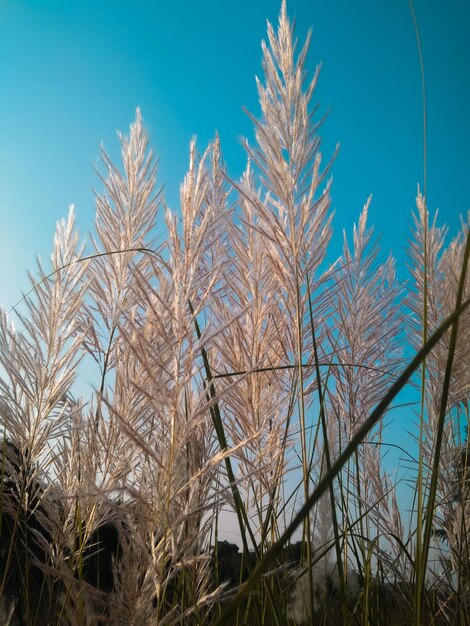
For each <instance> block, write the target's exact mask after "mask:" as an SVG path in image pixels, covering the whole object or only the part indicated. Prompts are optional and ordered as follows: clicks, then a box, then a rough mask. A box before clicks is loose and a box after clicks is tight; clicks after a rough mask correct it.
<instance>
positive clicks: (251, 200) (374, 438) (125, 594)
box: [0, 1, 470, 626]
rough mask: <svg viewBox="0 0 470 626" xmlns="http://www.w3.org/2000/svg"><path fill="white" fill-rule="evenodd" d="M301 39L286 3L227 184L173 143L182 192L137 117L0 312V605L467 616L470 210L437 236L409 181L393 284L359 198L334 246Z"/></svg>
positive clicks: (301, 620)
mask: <svg viewBox="0 0 470 626" xmlns="http://www.w3.org/2000/svg"><path fill="white" fill-rule="evenodd" d="M411 8H412V9H413V7H412V6H411ZM413 19H414V21H415V26H416V17H415V16H414V13H413ZM417 37H418V45H419V50H420V60H421V69H422V77H423V96H424V70H423V61H422V53H421V47H420V42H419V34H418V33H417ZM309 43H310V35H309V36H308V38H307V41H306V43H305V45H304V46H303V47H302V48H301V49H300V51H299V52H298V51H297V43H296V41H295V37H294V31H293V27H292V25H291V23H290V21H289V18H288V15H287V7H286V3H285V2H284V1H283V2H282V5H281V10H280V15H279V23H278V26H277V29H275V28H274V27H273V26H272V25H271V24H268V37H267V42H266V43H264V42H263V44H262V55H263V73H264V77H263V78H262V79H259V80H258V79H257V86H258V94H259V102H260V113H259V117H257V116H256V115H254V114H251V113H248V115H249V117H250V119H251V120H252V121H253V124H254V140H253V142H248V141H247V140H246V141H244V146H245V148H246V151H247V157H248V159H247V166H246V170H245V172H244V174H243V176H242V177H241V180H239V181H235V180H232V179H231V178H230V176H229V175H228V173H227V169H226V166H225V164H224V161H223V156H222V150H221V142H220V139H219V137H218V136H216V137H215V139H214V140H213V141H212V142H211V143H210V144H209V146H208V147H207V148H206V149H205V150H203V151H202V153H199V152H198V150H197V148H196V143H195V141H192V142H191V144H190V148H189V164H188V171H187V174H186V176H185V178H184V180H183V182H182V184H181V187H180V206H179V208H178V209H177V210H171V209H170V208H169V207H167V206H166V205H165V203H164V198H163V192H162V191H161V190H160V188H159V187H158V185H157V173H158V171H157V161H156V160H155V159H154V157H153V153H152V150H151V149H150V148H149V139H148V136H147V134H146V131H145V129H144V125H143V120H142V116H141V114H140V111H139V110H138V111H137V113H136V118H135V121H134V122H133V123H132V124H131V126H130V130H129V134H128V135H127V136H125V135H119V140H120V143H121V161H122V165H121V166H119V167H118V166H117V165H116V164H114V163H113V162H112V160H111V158H110V157H109V156H108V154H107V153H106V152H105V151H104V150H103V151H102V154H101V157H102V168H101V170H100V172H99V174H98V175H99V178H100V182H101V185H102V190H101V191H99V192H97V193H96V194H95V197H96V222H95V225H94V232H93V233H92V234H91V235H90V236H89V237H88V239H87V240H86V242H85V243H84V244H80V243H79V240H80V237H79V234H78V232H77V229H76V226H75V213H74V209H71V210H70V212H69V217H68V219H67V220H64V221H62V222H60V223H59V224H58V225H57V230H56V235H55V238H54V244H53V252H52V256H51V267H50V268H45V267H44V265H43V264H42V263H38V268H37V271H36V272H35V273H34V274H30V286H31V288H30V290H29V291H28V292H27V293H26V294H25V295H24V296H23V298H22V299H21V301H20V302H19V303H18V304H17V305H16V306H15V307H13V308H12V309H11V310H10V311H8V313H5V312H3V311H2V312H1V313H0V429H1V437H2V444H1V449H0V453H1V466H0V467H1V472H0V478H1V482H0V621H1V622H2V623H4V624H10V625H11V626H17V625H21V626H33V625H34V624H37V625H38V626H39V625H42V626H60V625H62V624H64V625H65V626H95V625H98V624H116V625H118V624H129V625H135V626H141V625H142V624H149V625H155V626H156V625H157V624H158V625H159V626H165V625H172V624H180V625H182V624H198V625H202V624H216V625H219V626H226V625H228V626H230V625H231V624H258V625H259V626H270V625H271V624H276V625H277V626H283V625H284V624H286V625H287V624H296V625H299V626H300V625H301V624H315V623H324V624H329V623H341V622H342V623H344V624H351V625H352V624H358V623H362V624H364V625H366V624H373V625H377V626H382V625H384V626H388V625H390V626H394V625H395V624H397V623H413V622H414V623H415V624H422V623H426V624H427V623H429V624H434V625H435V626H440V625H441V624H442V625H444V624H449V625H450V624H459V623H462V624H464V623H466V620H467V621H468V618H469V615H470V550H469V549H468V545H467V534H468V533H467V530H468V524H469V522H470V508H469V505H468V493H469V486H470V481H469V479H468V455H469V448H470V446H469V443H468V438H467V439H465V438H463V437H462V432H463V430H464V428H465V427H466V428H467V429H468V421H469V397H470V376H469V370H468V363H469V362H470V352H469V346H470V299H469V297H470V277H469V272H468V266H469V257H470V235H469V218H468V216H467V217H466V218H463V219H462V224H461V228H460V229H459V232H458V233H457V234H456V235H455V236H454V238H453V239H451V240H450V242H449V243H448V242H447V236H448V232H447V228H446V227H445V226H440V225H439V224H438V219H437V214H436V215H434V216H433V217H430V215H429V213H428V208H427V205H426V194H425V193H424V195H421V194H420V193H419V191H418V197H417V212H416V214H415V215H414V216H413V219H414V231H413V234H412V236H411V238H410V239H411V241H410V252H409V269H410V273H411V277H412V281H410V280H408V281H402V280H400V283H399V282H398V280H397V278H396V271H397V270H396V268H395V260H394V258H393V257H392V256H390V257H389V258H387V259H383V258H382V253H381V250H380V247H379V245H378V241H376V240H375V239H374V236H373V229H372V228H371V227H370V226H369V225H368V220H369V212H370V207H371V200H370V199H369V200H368V201H367V202H366V203H365V205H364V207H363V209H362V211H361V213H360V215H359V218H358V220H357V223H356V224H355V225H354V228H353V232H352V239H351V238H348V237H349V236H348V235H347V234H346V231H345V232H344V236H343V247H342V252H341V257H340V258H339V259H330V257H329V244H330V242H331V240H332V237H333V229H332V226H333V212H332V211H331V200H330V190H331V185H332V183H331V180H330V179H329V178H328V177H329V172H330V168H331V166H332V163H333V161H334V157H335V155H333V157H332V159H331V160H330V161H329V162H327V164H326V165H325V166H323V165H322V162H323V157H322V154H321V152H320V136H319V130H320V127H321V122H322V120H321V119H320V120H318V121H317V120H316V119H315V117H316V107H315V106H314V105H313V104H312V103H313V97H314V94H315V87H316V84H317V80H318V77H319V70H318V68H317V70H316V72H315V74H314V77H313V79H312V80H311V81H310V82H306V74H307V72H306V60H307V55H308V48H309ZM423 106H424V109H423V117H424V154H425V155H426V137H425V135H426V128H425V126H426V114H425V104H424V105H423ZM425 159H426V156H425ZM424 166H425V188H424V191H426V163H425V164H424ZM160 230H161V231H162V232H161V233H160ZM157 232H158V235H159V236H158V241H159V242H160V244H159V245H157V236H156V235H157ZM412 283H413V284H412ZM399 284H401V285H402V286H401V287H400V286H399ZM13 316H16V317H15V322H14V323H13V321H12V318H13ZM405 342H406V343H407V345H408V346H409V348H410V351H412V352H413V353H414V355H415V356H414V357H413V358H410V361H409V363H406V361H405V359H404V358H403V355H402V353H401V347H402V345H403V344H404V343H405ZM84 371H85V372H86V374H85V375H86V376H87V377H88V378H90V377H92V378H93V381H94V386H93V388H91V389H88V388H87V387H86V385H85V383H84V382H83V381H82V380H81V379H82V378H83V373H84ZM404 389H407V390H408V391H409V392H410V395H412V396H413V397H414V398H417V396H419V399H420V403H419V408H418V410H417V414H416V416H417V422H418V423H417V424H416V428H415V429H414V430H413V431H412V433H411V435H412V436H413V437H414V440H413V444H412V447H411V448H410V447H409V446H405V444H403V445H398V443H394V442H392V441H389V440H388V439H389V432H390V431H389V430H388V423H387V422H390V421H391V420H393V419H394V418H395V416H396V415H397V412H398V411H400V415H402V414H403V415H406V416H408V415H409V414H410V412H411V411H412V408H410V406H409V405H408V404H405V405H398V406H397V405H395V401H396V399H397V397H398V395H399V394H400V392H402V390H404ZM417 399H418V398H417ZM407 421H408V422H409V423H411V419H409V420H407ZM400 443H401V442H400ZM388 449H393V450H400V451H401V453H402V461H401V463H402V466H404V465H405V463H406V464H408V470H407V473H406V475H405V479H403V477H401V476H399V474H398V473H397V474H392V473H388V472H387V471H386V470H385V466H384V463H383V459H384V456H385V453H386V452H385V451H386V450H388ZM403 459H406V461H405V460H403ZM405 480H406V481H407V483H408V484H412V487H411V489H408V490H407V489H406V485H405V484H404V483H405ZM407 496H409V499H410V500H411V501H412V503H413V504H412V507H411V508H412V512H411V513H410V514H409V513H407V512H406V507H407V505H408V503H407V502H406V497H407ZM227 514H228V515H230V519H231V520H232V519H233V520H235V521H234V522H229V524H228V525H226V522H225V519H226V518H225V516H226V515H227ZM228 531H235V533H236V541H237V544H238V542H240V544H241V546H240V547H241V551H240V547H239V546H238V545H233V544H230V543H229V542H227V541H223V539H224V538H225V536H226V533H227V532H228Z"/></svg>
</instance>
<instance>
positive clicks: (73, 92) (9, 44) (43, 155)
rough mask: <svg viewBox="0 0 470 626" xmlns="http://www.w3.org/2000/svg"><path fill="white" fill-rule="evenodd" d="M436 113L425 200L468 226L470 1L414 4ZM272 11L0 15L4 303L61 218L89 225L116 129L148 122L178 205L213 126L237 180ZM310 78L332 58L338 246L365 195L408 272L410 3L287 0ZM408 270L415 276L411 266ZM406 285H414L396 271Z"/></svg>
mask: <svg viewBox="0 0 470 626" xmlns="http://www.w3.org/2000/svg"><path fill="white" fill-rule="evenodd" d="M415 9H416V14H417V18H418V22H419V27H420V31H421V39H422V46H423V55H424V63H425V72H426V87H427V103H428V148H429V150H428V198H429V206H430V207H431V208H434V207H439V210H440V215H441V218H442V219H445V220H446V221H447V222H449V223H450V225H451V227H453V228H454V229H455V228H456V227H457V224H458V219H459V215H460V214H462V213H466V211H467V210H468V209H469V208H470V194H469V191H468V185H467V184H466V183H465V181H466V180H468V178H469V170H470V168H469V165H470V157H469V151H468V146H469V145H470V118H469V115H468V113H469V111H470V35H469V27H470V4H469V3H468V1H454V2H448V3H443V2H442V1H440V2H438V1H437V0H416V4H415ZM278 11H279V2H278V1H277V0H260V1H258V2H256V3H253V2H252V1H248V0H238V1H237V2H221V1H220V0H217V1H216V0H205V1H204V2H199V3H196V2H189V1H184V0H174V1H173V2H159V1H158V0H154V1H153V2H152V1H145V2H131V1H130V0H100V1H96V0H80V1H76V0H68V1H67V2H64V1H63V0H49V1H47V0H43V1H36V0H0V244H1V245H0V267H1V268H2V270H3V271H2V272H1V273H0V304H1V305H3V306H4V307H7V308H9V306H11V305H12V304H14V303H15V302H16V301H17V300H18V297H19V295H20V292H21V290H24V289H25V288H26V287H27V280H26V270H27V269H29V268H32V267H33V264H34V258H35V255H36V254H38V253H39V254H40V255H41V257H42V258H43V259H47V258H48V257H49V254H50V248H51V243H52V236H53V232H54V228H55V222H56V220H57V219H59V218H61V217H62V216H65V215H66V213H67V207H68V205H69V203H71V202H74V203H75V205H76V210H77V214H78V222H79V225H80V227H81V230H82V232H83V234H84V235H85V233H86V232H87V231H88V230H89V229H90V228H91V227H92V224H93V214H94V200H93V194H92V191H91V188H92V186H97V188H98V189H100V184H99V181H98V179H97V178H96V175H95V173H94V171H93V168H94V166H95V165H96V164H97V158H98V153H99V145H100V142H101V141H103V143H104V145H105V147H106V148H107V150H108V151H109V152H110V153H111V155H112V156H117V155H118V142H117V139H116V129H120V130H122V131H126V130H127V129H128V126H129V123H130V122H131V121H132V120H133V118H134V114H135V108H136V107H137V106H140V107H141V109H142V113H143V117H144V122H145V125H146V128H147V129H148V131H149V132H150V135H151V144H152V146H153V148H154V150H155V152H156V154H157V155H158V156H159V157H160V169H159V182H160V183H161V184H165V187H166V199H167V202H168V204H169V205H170V206H171V207H172V208H177V203H178V190H179V184H180V182H181V180H182V178H183V175H184V173H185V169H186V166H187V161H188V144H189V141H190V139H191V137H192V136H193V135H197V137H198V146H199V148H200V149H201V150H202V149H203V148H204V147H205V145H206V143H207V142H208V141H209V140H210V139H211V138H213V136H214V132H215V130H216V129H217V130H218V132H219V134H220V137H221V141H222V149H223V150H224V154H225V159H226V162H227V165H228V171H229V174H230V175H231V176H232V177H238V176H239V175H240V174H241V172H242V170H243V168H244V164H245V155H244V151H243V149H242V147H241V144H240V137H241V136H242V135H243V136H247V137H248V138H249V139H250V138H252V136H253V132H252V127H251V123H250V122H249V120H248V118H247V117H246V115H245V114H244V113H243V111H242V109H241V107H242V106H246V107H247V108H248V109H249V110H250V111H252V112H254V113H255V114H257V113H258V112H259V107H258V103H257V94H256V88H255V81H254V76H255V75H260V74H261V63H260V60H261V49H260V41H261V39H262V38H264V37H265V33H266V22H265V20H266V18H268V19H269V20H270V21H271V22H273V21H274V22H275V21H277V14H278ZM288 12H289V14H290V15H291V16H293V15H296V22H297V34H298V36H299V39H300V41H303V40H304V38H305V34H306V32H307V30H308V29H309V28H310V27H313V40H312V46H311V51H310V58H309V68H310V70H311V71H313V69H314V67H315V65H316V63H318V62H320V61H323V67H322V72H321V76H320V82H319V86H318V89H317V93H316V98H315V100H316V101H317V102H318V103H319V106H320V112H321V113H325V112H327V111H328V110H329V109H331V112H330V114H329V117H328V119H327V121H326V123H325V124H324V126H323V128H322V136H323V151H324V154H325V158H326V157H328V155H330V154H331V153H332V151H333V149H334V147H335V145H336V143H337V142H340V143H341V150H340V154H339V156H338V159H337V161H336V163H335V165H334V168H333V176H334V183H333V207H334V208H335V210H336V219H335V233H336V239H335V241H336V244H335V248H336V247H338V246H339V245H340V243H341V241H340V236H341V231H342V229H343V228H345V227H346V228H347V229H348V230H350V228H351V226H352V223H353V222H354V221H355V220H356V219H357V216H358V214H359V211H360V210H361V208H362V205H363V203H364V201H365V200H366V198H367V196H368V195H369V194H370V193H372V194H373V203H372V207H371V211H370V219H371V222H372V223H374V224H375V225H376V232H377V234H378V233H382V245H383V247H384V249H385V251H386V252H388V251H389V250H390V249H393V250H394V252H395V253H396V254H397V255H398V256H399V257H400V259H403V252H404V249H405V248H406V238H407V236H408V234H409V232H410V225H411V221H410V211H411V209H412V208H413V207H414V199H415V195H416V188H417V184H418V183H421V184H422V181H423V157H422V96H421V83H420V70H419V61H418V53H417V46H416V40H415V35H414V29H413V21H412V17H411V13H410V9H409V5H408V1H407V0H388V1H385V0H382V1H380V2H377V0H359V1H354V2H353V1H352V0H331V1H328V2H326V1H325V0H323V1H321V0H292V1H290V2H288ZM402 270H403V272H404V264H403V268H402ZM403 275H404V274H403Z"/></svg>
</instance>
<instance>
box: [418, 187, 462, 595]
mask: <svg viewBox="0 0 470 626" xmlns="http://www.w3.org/2000/svg"><path fill="white" fill-rule="evenodd" d="M416 205H417V213H416V215H415V238H414V240H413V241H412V244H411V255H410V256H411V260H412V274H413V280H414V286H413V289H412V290H410V294H409V296H408V298H407V303H408V306H409V307H410V309H411V311H412V324H411V325H410V333H409V334H410V341H411V342H412V344H413V345H415V346H419V345H421V344H422V343H423V341H425V340H426V337H427V336H429V334H430V333H432V332H433V331H434V330H435V329H436V328H437V327H438V326H439V325H440V324H441V323H442V321H443V320H444V319H446V318H447V317H449V316H450V315H451V314H452V313H454V311H455V307H456V303H457V294H458V287H459V282H460V280H461V276H462V272H463V263H464V251H465V244H466V239H467V237H468V233H469V227H470V214H469V215H468V216H467V219H466V221H465V220H464V219H462V222H461V229H460V232H459V233H458V234H457V235H456V236H455V237H454V238H453V239H452V240H451V241H450V242H449V243H447V239H448V229H447V227H445V226H438V223H437V219H438V214H437V211H436V213H435V214H434V217H433V218H432V219H431V217H430V215H429V211H428V208H427V206H426V199H425V197H424V196H423V195H422V194H421V193H419V192H418V197H417V201H416ZM469 296H470V276H469V272H468V270H467V273H466V280H465V283H464V284H463V292H462V301H463V302H464V301H465V300H467V299H468V298H469ZM450 336H451V331H448V332H447V333H446V335H445V336H444V337H443V340H442V341H441V342H439V343H438V344H437V345H436V347H435V348H434V349H433V350H432V351H431V353H430V355H429V356H428V358H427V359H426V361H425V363H424V365H423V368H422V370H421V381H422V388H423V389H424V399H425V402H424V404H423V406H422V414H421V418H422V420H421V422H422V425H423V432H422V435H421V440H420V449H421V450H422V459H423V469H422V473H423V481H424V482H425V483H426V484H429V480H430V473H431V468H432V461H433V456H434V452H435V445H436V436H437V429H438V421H439V415H440V412H441V403H442V398H443V395H442V394H443V391H442V390H443V383H444V376H445V372H446V366H447V361H448V353H449V344H450ZM469 363H470V314H469V311H468V309H467V310H466V311H464V312H463V314H462V315H461V316H460V319H459V324H458V335H457V343H456V347H455V354H454V359H453V366H452V371H451V377H450V381H449V391H448V397H447V405H446V407H445V419H444V425H443V438H442V446H441V452H440V467H439V473H438V483H437V496H438V499H437V514H436V529H435V530H436V534H437V536H438V537H440V538H441V539H443V540H444V541H445V543H446V544H447V545H446V548H448V549H449V550H448V549H445V550H443V551H442V552H441V554H439V560H440V562H441V563H442V580H443V582H444V584H446V585H447V586H448V587H449V589H451V590H453V591H456V590H458V591H459V593H462V592H463V593H464V595H465V597H466V599H467V600H468V599H469V598H470V549H469V546H468V539H467V536H468V530H469V528H470V526H469V524H470V510H469V493H468V477H467V465H468V461H467V446H468V444H467V442H468V416H469V392H470V367H469ZM449 551H450V558H449V554H448V552H449Z"/></svg>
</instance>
